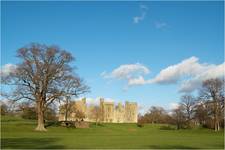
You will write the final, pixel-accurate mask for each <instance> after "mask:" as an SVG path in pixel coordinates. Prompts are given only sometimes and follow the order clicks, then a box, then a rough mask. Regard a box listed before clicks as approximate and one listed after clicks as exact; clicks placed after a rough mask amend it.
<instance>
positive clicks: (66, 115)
mask: <svg viewBox="0 0 225 150" xmlns="http://www.w3.org/2000/svg"><path fill="white" fill-rule="evenodd" d="M67 118H68V102H66V114H65V121H67Z"/></svg>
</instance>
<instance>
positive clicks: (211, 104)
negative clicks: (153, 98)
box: [138, 78, 224, 131]
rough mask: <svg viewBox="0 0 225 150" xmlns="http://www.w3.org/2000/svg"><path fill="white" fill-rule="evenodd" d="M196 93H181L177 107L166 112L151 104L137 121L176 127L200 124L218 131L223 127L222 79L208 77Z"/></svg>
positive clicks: (191, 126)
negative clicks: (194, 94)
mask: <svg viewBox="0 0 225 150" xmlns="http://www.w3.org/2000/svg"><path fill="white" fill-rule="evenodd" d="M197 93H198V94H197V95H196V96H193V95H192V94H185V95H182V96H181V98H180V102H179V104H178V106H177V108H175V109H173V110H172V111H171V112H169V113H168V112H167V111H166V110H165V109H164V108H162V107H156V106H152V107H151V108H150V109H149V110H148V112H147V113H145V114H144V115H139V117H138V123H139V124H140V125H142V126H143V124H145V123H162V124H173V125H176V127H177V129H181V128H193V127H195V126H202V127H206V128H211V129H214V130H215V131H219V130H220V128H221V127H222V128H224V80H223V79H218V78H216V79H208V80H205V81H203V82H202V86H201V88H200V89H198V92H197Z"/></svg>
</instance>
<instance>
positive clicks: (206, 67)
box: [102, 56, 225, 92]
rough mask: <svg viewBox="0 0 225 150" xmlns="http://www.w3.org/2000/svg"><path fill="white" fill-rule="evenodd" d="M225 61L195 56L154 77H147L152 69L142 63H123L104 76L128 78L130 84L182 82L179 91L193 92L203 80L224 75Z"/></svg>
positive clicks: (163, 70) (165, 69)
mask: <svg viewBox="0 0 225 150" xmlns="http://www.w3.org/2000/svg"><path fill="white" fill-rule="evenodd" d="M224 67H225V63H222V64H219V65H215V64H207V63H200V62H199V59H198V58H197V57H195V56H193V57H190V58H187V59H185V60H183V61H181V62H180V63H177V64H174V65H170V66H168V67H166V68H164V69H162V70H161V71H160V72H159V73H158V74H157V75H156V76H155V77H154V78H151V79H145V77H144V76H145V75H147V74H149V73H150V69H149V68H148V67H147V66H144V65H142V64H140V63H136V64H126V65H121V66H119V67H118V68H116V69H114V70H113V71H112V72H110V73H107V72H104V73H102V76H103V77H104V78H111V79H119V80H122V79H123V80H126V81H127V85H128V86H134V85H144V84H177V83H179V84H180V87H179V92H192V91H194V90H195V89H197V88H199V87H200V86H201V83H202V81H203V80H206V79H210V78H221V77H223V76H224Z"/></svg>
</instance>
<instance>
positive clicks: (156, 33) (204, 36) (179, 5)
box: [1, 1, 224, 108]
mask: <svg viewBox="0 0 225 150" xmlns="http://www.w3.org/2000/svg"><path fill="white" fill-rule="evenodd" d="M1 4H2V6H1V66H2V70H3V69H4V65H6V64H16V63H18V60H17V59H16V57H15V55H16V53H15V52H16V50H17V49H18V48H20V47H22V46H24V45H26V44H29V43H30V42H38V43H43V44H48V45H52V44H54V45H55V44H56V45H58V46H60V47H61V48H64V49H66V50H68V51H70V52H71V53H72V54H73V55H74V56H75V57H76V62H75V63H74V64H75V65H76V66H77V67H78V70H77V72H78V74H79V75H80V76H81V77H82V78H84V79H85V80H86V82H87V84H88V85H89V86H90V87H91V93H89V94H87V95H85V96H86V97H90V98H96V97H105V98H112V99H116V101H122V102H124V101H125V100H131V101H137V102H138V103H139V104H140V105H142V106H145V107H150V106H152V105H159V106H163V107H166V108H169V107H170V105H171V104H173V103H175V102H178V101H179V97H180V96H181V94H183V93H181V92H179V89H180V87H181V86H182V85H185V84H187V83H188V84H189V83H190V84H192V85H191V87H192V88H193V85H197V83H198V84H199V81H201V80H203V79H206V78H209V77H219V76H221V66H222V65H223V63H224V43H223V42H224V29H223V28H224V20H223V18H224V6H223V2H222V1H221V2H154V1H150V2H1ZM185 60H186V61H185ZM182 61H184V62H183V63H182ZM169 66H172V67H169ZM191 66H194V67H191ZM119 67H121V68H122V70H121V68H119ZM168 67H169V68H168ZM222 67H223V66H222ZM116 69H117V72H114V73H113V71H115V70H116ZM143 69H145V71H146V69H147V71H146V72H145V71H144V70H143ZM183 69H184V70H183ZM163 70H164V71H163ZM193 70H194V71H193ZM120 71H122V72H123V73H122V74H121V72H120ZM124 71H125V74H124ZM126 71H127V72H126ZM160 71H163V73H161V74H160ZM171 72H172V73H171ZM214 72H216V73H214ZM118 73H119V74H118ZM133 81H135V83H134V84H130V83H131V82H132V83H133ZM192 91H194V90H192ZM189 92H190V90H189Z"/></svg>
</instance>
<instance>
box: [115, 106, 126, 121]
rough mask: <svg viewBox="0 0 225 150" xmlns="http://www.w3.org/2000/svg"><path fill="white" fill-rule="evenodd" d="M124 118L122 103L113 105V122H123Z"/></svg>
mask: <svg viewBox="0 0 225 150" xmlns="http://www.w3.org/2000/svg"><path fill="white" fill-rule="evenodd" d="M124 118H125V109H124V106H123V105H122V103H118V105H117V106H116V107H115V112H114V122H115V123H123V122H124Z"/></svg>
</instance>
